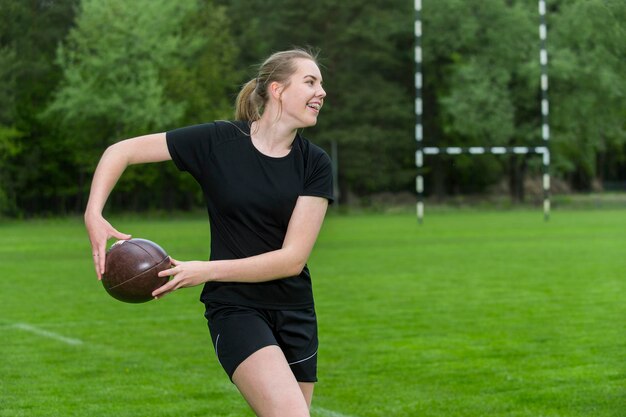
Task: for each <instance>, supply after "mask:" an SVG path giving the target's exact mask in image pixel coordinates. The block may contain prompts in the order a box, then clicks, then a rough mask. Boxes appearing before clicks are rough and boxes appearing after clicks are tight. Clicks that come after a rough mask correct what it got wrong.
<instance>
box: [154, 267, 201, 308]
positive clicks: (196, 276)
mask: <svg viewBox="0 0 626 417" xmlns="http://www.w3.org/2000/svg"><path fill="white" fill-rule="evenodd" d="M170 261H171V262H172V268H170V269H166V270H164V271H161V272H159V276H160V277H167V276H171V277H172V279H171V280H169V281H168V282H167V283H166V284H165V285H163V286H162V287H159V288H157V289H156V290H154V291H153V292H152V296H153V297H154V298H161V297H163V296H164V295H166V294H169V293H171V292H172V291H175V290H177V289H179V288H185V287H194V286H196V285H200V284H204V283H205V282H206V281H207V280H208V276H207V275H208V264H209V262H202V261H189V262H181V261H177V260H176V259H173V258H170Z"/></svg>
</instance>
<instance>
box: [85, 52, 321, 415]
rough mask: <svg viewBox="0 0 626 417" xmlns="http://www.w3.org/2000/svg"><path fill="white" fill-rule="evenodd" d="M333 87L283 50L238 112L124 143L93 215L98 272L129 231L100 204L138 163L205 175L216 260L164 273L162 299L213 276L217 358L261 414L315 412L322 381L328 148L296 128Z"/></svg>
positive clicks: (113, 155) (107, 166) (110, 162)
mask: <svg viewBox="0 0 626 417" xmlns="http://www.w3.org/2000/svg"><path fill="white" fill-rule="evenodd" d="M325 96H326V92H325V91H324V89H323V87H322V75H321V73H320V69H319V67H318V65H317V62H316V59H315V57H314V56H312V55H311V54H309V53H308V52H305V51H302V50H298V49H296V50H290V51H283V52H278V53H275V54H273V55H272V56H270V57H269V58H268V59H267V60H266V61H265V62H264V63H263V64H262V65H261V67H260V69H259V73H258V76H257V77H256V78H255V79H253V80H251V81H249V82H248V83H247V84H246V85H245V86H244V87H243V88H242V90H241V91H240V93H239V96H238V97H237V102H236V119H237V120H236V121H232V122H228V121H218V122H214V123H207V124H202V125H196V126H191V127H184V128H181V129H176V130H172V131H169V132H166V133H156V134H150V135H146V136H139V137H136V138H132V139H128V140H124V141H121V142H118V143H116V144H114V145H112V146H110V147H109V148H108V149H107V150H106V151H105V152H104V154H103V156H102V158H101V160H100V162H99V164H98V167H97V168H96V172H95V174H94V178H93V182H92V186H91V193H90V196H89V202H88V204H87V209H86V212H85V223H86V226H87V231H88V233H89V238H90V240H91V245H92V249H93V257H94V264H95V268H96V273H97V275H98V278H101V276H102V274H103V273H104V265H105V262H104V261H105V254H106V246H107V240H108V239H109V238H117V239H128V238H130V235H127V234H124V233H120V232H119V231H117V230H116V229H115V228H114V227H113V226H112V225H111V224H110V223H109V222H107V221H106V220H105V219H104V218H103V216H102V209H103V207H104V205H105V203H106V200H107V198H108V196H109V194H110V192H111V190H112V189H113V187H114V185H115V184H116V182H117V180H118V179H119V177H120V176H121V175H122V173H123V171H124V170H125V168H126V167H127V166H128V165H131V164H139V163H147V162H158V161H166V160H170V159H171V160H173V161H174V163H175V164H176V166H177V167H178V168H179V169H180V170H183V171H187V172H189V173H190V174H191V175H192V176H193V177H194V178H195V179H196V180H197V181H198V183H199V184H200V186H201V187H202V190H203V192H204V195H205V198H206V204H207V209H208V213H209V220H210V225H211V255H210V260H209V261H189V262H181V261H177V260H175V259H172V260H171V262H172V267H171V268H170V269H168V270H166V271H163V272H162V273H161V275H163V276H171V277H172V279H171V280H170V281H169V282H168V283H167V284H165V285H164V286H163V287H161V288H159V289H157V290H155V291H154V293H153V296H155V297H157V298H158V297H162V296H164V295H166V294H168V293H170V292H172V291H175V290H177V289H179V288H183V287H191V286H195V285H199V284H204V289H203V291H202V296H201V301H202V302H204V304H205V306H206V314H205V316H206V318H207V321H208V326H209V329H210V332H211V337H212V340H213V345H214V348H215V352H216V355H217V358H218V360H219V362H220V363H221V365H222V366H223V368H224V370H225V371H226V372H227V374H228V375H229V377H230V378H231V380H232V381H233V383H234V384H235V385H236V386H237V388H238V389H239V391H240V392H241V393H242V395H243V396H244V397H245V399H246V400H247V401H248V403H249V404H250V406H251V407H252V409H253V410H254V411H255V413H256V414H257V415H259V416H293V417H295V416H309V407H310V404H311V398H312V396H313V386H314V383H315V382H316V381H317V375H316V372H317V344H318V341H317V321H316V317H315V310H314V303H313V294H312V290H311V277H310V275H309V270H308V268H307V266H306V262H307V259H308V257H309V254H310V253H311V250H312V248H313V245H314V243H315V241H316V239H317V236H318V233H319V230H320V228H321V225H322V221H323V219H324V215H325V213H326V209H327V206H328V204H329V201H332V173H331V163H330V159H329V157H328V155H327V154H326V153H325V152H324V151H323V150H322V149H321V148H319V147H317V146H315V145H314V144H312V143H311V142H309V141H308V140H306V139H305V138H303V137H302V136H300V134H299V133H298V129H300V128H304V127H308V126H313V125H315V124H316V122H317V117H318V114H319V112H320V109H321V108H322V105H323V103H324V98H325Z"/></svg>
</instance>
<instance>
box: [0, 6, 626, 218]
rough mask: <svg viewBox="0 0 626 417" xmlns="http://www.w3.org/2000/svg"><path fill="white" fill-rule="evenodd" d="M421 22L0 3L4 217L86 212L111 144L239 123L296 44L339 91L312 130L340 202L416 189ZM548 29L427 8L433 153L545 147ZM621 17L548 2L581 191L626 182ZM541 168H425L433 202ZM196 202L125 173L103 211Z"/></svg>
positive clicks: (367, 14) (556, 111) (565, 138)
mask: <svg viewBox="0 0 626 417" xmlns="http://www.w3.org/2000/svg"><path fill="white" fill-rule="evenodd" d="M413 18H414V16H413V2H411V1H407V0H402V1H400V0H370V1H367V2H363V1H362V0H358V1H357V0H342V1H341V2H337V1H335V0H319V1H317V2H309V3H302V2H300V1H296V0H275V1H274V2H272V6H271V7H268V6H267V3H266V2H263V1H260V0H181V1H177V2H170V1H167V0H138V1H134V2H126V1H123V0H110V1H106V2H102V1H98V0H82V1H81V0H54V1H50V0H46V1H44V0H24V1H19V2H16V1H12V0H0V103H1V105H0V214H4V215H10V216H29V215H40V214H46V213H55V214H63V213H71V212H80V211H82V209H83V207H84V203H85V200H86V196H87V192H88V187H89V181H90V177H91V174H92V173H93V170H94V169H95V165H96V163H97V159H98V157H99V155H100V154H101V153H102V152H103V151H104V149H105V148H106V146H107V145H109V144H111V143H113V142H115V141H118V140H121V139H124V138H127V137H131V136H135V135H139V134H144V133H150V132H154V131H163V130H168V129H172V128H175V127H179V126H182V125H187V124H193V123H202V122H205V121H210V120H214V119H224V118H229V117H232V107H233V105H232V103H233V101H234V97H235V95H236V93H237V90H238V88H239V86H240V85H241V84H243V83H244V82H245V81H246V80H247V79H248V78H250V77H252V76H254V65H255V64H258V63H259V62H260V61H262V60H263V59H264V58H265V57H266V56H267V55H268V54H270V53H271V52H273V51H276V50H281V49H285V48H290V47H292V46H294V45H297V46H312V47H314V48H318V49H319V50H320V51H321V54H320V57H321V61H322V63H323V65H324V69H323V72H324V76H325V86H326V89H327V91H328V93H329V95H328V98H327V103H326V105H325V107H324V112H323V114H322V117H321V118H320V122H319V124H318V126H316V127H315V129H310V130H308V131H307V132H305V135H306V136H307V137H309V138H310V139H312V140H314V141H315V142H317V143H319V144H320V145H321V146H323V147H324V148H326V149H327V150H329V151H330V149H331V143H332V142H335V143H336V144H337V148H338V160H339V185H340V189H341V195H342V198H343V199H344V200H346V199H347V198H348V197H349V196H355V195H356V196H367V195H370V194H373V193H380V192H383V191H385V192H386V191H392V192H398V191H409V192H412V190H413V189H414V178H415V174H416V169H415V166H414V151H415V141H414V110H413V101H414V87H413V83H414V81H413V71H414V64H413V42H414V40H413ZM538 18H539V17H538V12H537V5H536V2H527V1H513V0H511V1H504V0H486V1H485V0H481V1H479V0H439V1H424V2H423V11H422V19H423V33H424V38H423V59H424V65H423V68H424V120H423V122H424V128H425V140H426V143H427V144H429V145H437V146H447V145H461V146H469V145H487V146H488V145H512V144H514V145H521V144H528V145H532V144H540V143H541V138H540V128H539V124H540V111H539V96H540V90H539V65H538V54H539V40H538V33H537V24H538ZM625 21H626V3H624V2H623V1H621V0H551V1H548V52H549V57H550V67H549V76H550V91H549V95H550V99H551V115H550V117H551V128H552V129H551V130H552V141H551V147H552V154H553V172H552V173H553V174H555V175H556V176H557V177H559V178H560V179H562V180H563V183H564V184H565V185H566V186H567V187H569V188H571V189H573V190H582V191H586V190H591V189H601V188H602V187H604V188H611V187H616V186H617V187H622V188H623V187H624V186H623V184H624V181H626V130H625V125H626V123H625V120H626V117H625V116H626V104H625V103H626V100H625V99H624V98H625V96H626V77H624V75H623V74H624V62H625V59H626V42H624V39H626V27H625V24H624V22H625ZM538 163H539V161H537V160H536V158H530V159H526V158H522V157H520V156H517V157H505V158H502V157H490V156H484V157H479V158H474V159H469V158H464V157H455V158H454V159H446V158H437V159H432V160H428V161H427V167H428V171H427V172H426V185H427V192H428V193H429V194H431V195H437V196H440V197H442V196H445V195H450V194H455V193H485V192H488V191H489V190H491V189H493V188H494V187H496V186H497V185H499V184H501V183H502V182H503V181H502V179H503V178H505V179H508V180H507V181H504V183H505V185H506V187H504V189H508V190H509V192H510V193H511V195H512V197H513V198H514V200H521V199H523V197H524V194H523V191H524V187H522V184H523V181H524V179H525V178H526V179H528V178H532V177H533V176H534V175H537V174H538ZM619 184H622V185H621V186H620V185H619ZM172 189H176V190H177V191H178V192H176V193H172V192H171V190H172ZM200 204H201V199H200V197H199V195H198V191H197V187H196V186H195V184H193V183H192V182H191V180H190V179H189V178H187V177H185V176H183V177H181V176H180V175H179V174H178V173H177V172H175V169H174V168H173V166H172V165H171V164H159V165H158V166H157V165H155V166H152V167H142V168H141V169H136V168H131V169H130V170H129V172H128V173H127V175H125V176H124V178H123V180H122V182H121V183H120V185H119V187H118V188H117V189H116V193H114V195H113V196H112V200H111V204H110V206H111V207H112V208H113V209H122V208H123V209H136V210H139V209H146V208H156V207H159V208H166V209H168V208H174V207H176V208H190V207H194V206H198V205H200Z"/></svg>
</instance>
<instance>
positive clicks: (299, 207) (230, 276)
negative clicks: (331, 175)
mask: <svg viewBox="0 0 626 417" xmlns="http://www.w3.org/2000/svg"><path fill="white" fill-rule="evenodd" d="M327 208H328V200H327V199H325V198H323V197H311V196H300V197H298V200H297V201H296V206H295V208H294V210H293V214H292V215H291V219H290V220H289V226H288V227H287V234H286V235H285V240H284V242H283V246H282V247H281V248H280V249H278V250H275V251H271V252H266V253H263V254H260V255H256V256H251V257H248V258H242V259H232V260H222V261H208V262H203V261H190V262H179V261H176V260H174V259H172V265H174V266H173V267H172V268H170V269H167V270H165V271H162V272H160V273H159V276H172V279H171V280H170V281H168V283H167V284H165V285H163V286H162V287H160V288H158V289H156V290H155V291H154V292H153V293H152V295H153V296H154V297H157V298H158V297H162V296H164V295H165V294H167V293H169V292H172V291H174V290H177V289H179V288H183V287H192V286H195V285H199V284H203V283H205V282H207V281H218V282H219V281H222V282H263V281H271V280H275V279H280V278H287V277H293V276H296V275H298V274H300V272H302V269H303V268H304V265H305V264H306V262H307V259H308V258H309V255H310V254H311V251H312V250H313V246H314V245H315V241H316V240H317V236H318V234H319V231H320V229H321V227H322V222H323V221H324V216H325V215H326V209H327Z"/></svg>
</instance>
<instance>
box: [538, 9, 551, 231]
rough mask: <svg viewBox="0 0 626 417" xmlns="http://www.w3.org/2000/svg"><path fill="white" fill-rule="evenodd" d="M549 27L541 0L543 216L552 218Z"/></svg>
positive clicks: (540, 56) (540, 59)
mask: <svg viewBox="0 0 626 417" xmlns="http://www.w3.org/2000/svg"><path fill="white" fill-rule="evenodd" d="M547 36H548V29H547V27H546V2H545V0H539V40H540V46H541V49H540V51H539V64H540V67H541V137H542V138H543V146H544V147H545V148H546V152H545V153H544V154H543V218H544V219H545V220H548V219H549V218H550V152H549V147H548V144H549V142H550V125H549V119H548V115H549V112H550V106H549V103H548V51H547V49H546V39H547Z"/></svg>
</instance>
